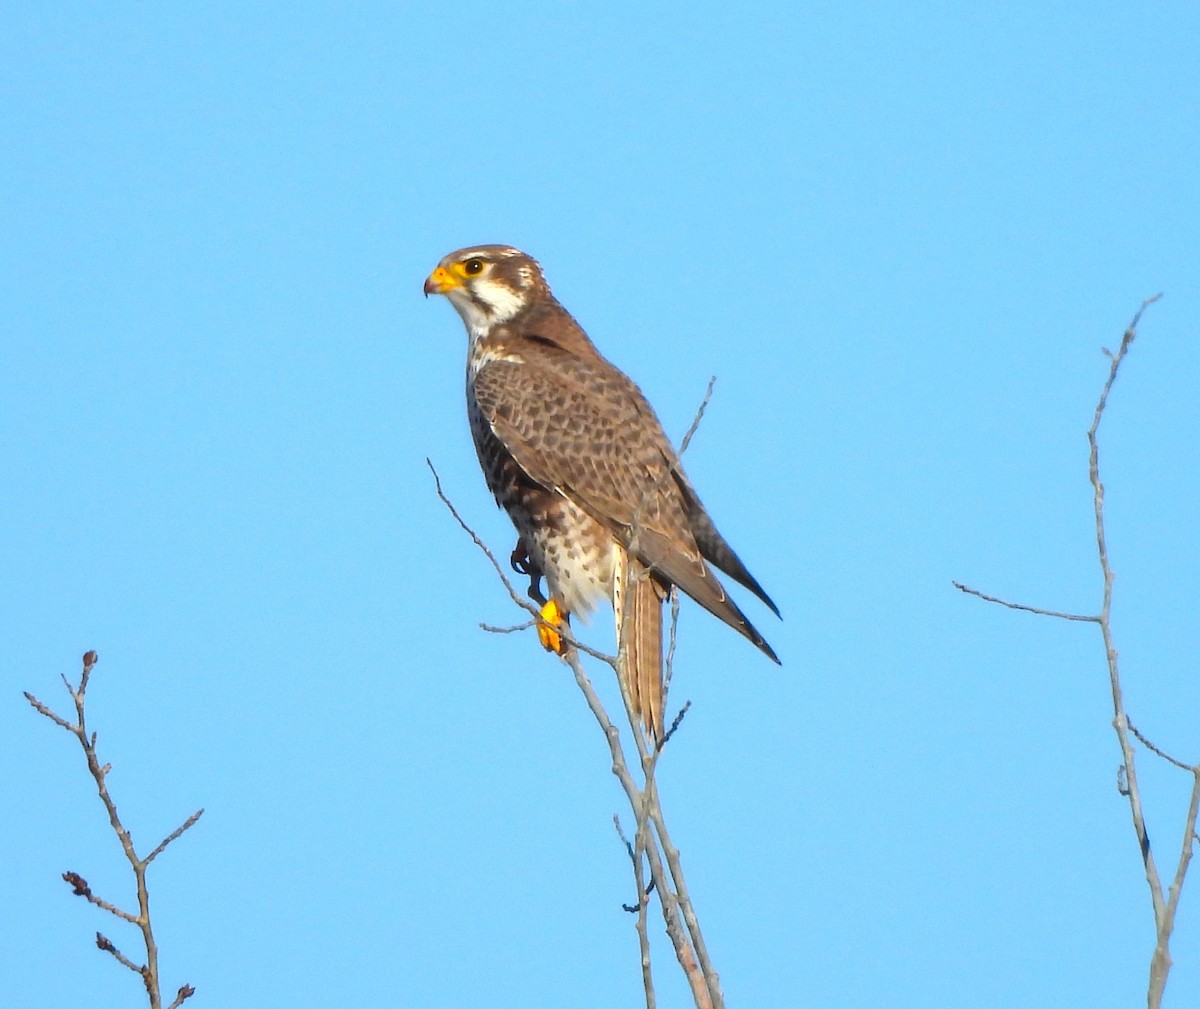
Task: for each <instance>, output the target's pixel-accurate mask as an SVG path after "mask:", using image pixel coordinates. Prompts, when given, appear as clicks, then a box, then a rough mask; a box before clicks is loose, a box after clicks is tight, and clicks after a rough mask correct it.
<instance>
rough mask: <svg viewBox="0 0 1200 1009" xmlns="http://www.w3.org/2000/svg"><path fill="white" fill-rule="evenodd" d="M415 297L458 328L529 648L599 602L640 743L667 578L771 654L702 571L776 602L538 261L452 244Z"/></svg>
mask: <svg viewBox="0 0 1200 1009" xmlns="http://www.w3.org/2000/svg"><path fill="white" fill-rule="evenodd" d="M425 294H426V295H427V296H428V295H430V294H444V295H445V296H446V297H447V298H449V300H450V303H451V304H452V305H453V306H454V308H455V310H456V311H457V312H458V314H459V315H460V316H461V317H462V320H463V322H464V323H465V325H466V328H467V339H468V351H467V413H468V416H469V419H470V424H471V435H472V438H473V439H474V441H475V451H476V453H477V454H478V456H479V463H480V465H481V466H482V467H483V473H484V477H485V478H486V480H487V485H488V489H489V490H491V492H492V494H493V495H494V496H495V498H496V503H497V504H498V505H500V506H501V507H502V508H503V509H504V510H505V511H506V512H508V514H509V517H510V518H511V519H512V522H513V525H515V526H516V528H517V534H518V537H519V538H518V542H517V549H516V550H515V551H514V552H513V557H514V566H515V565H516V563H517V558H518V557H519V556H523V558H524V559H525V560H527V562H528V568H527V573H532V575H533V578H532V579H531V586H532V585H536V584H537V581H538V576H539V575H544V576H545V579H546V582H547V586H548V589H549V599H548V600H539V601H544V603H545V605H544V606H543V608H542V620H543V621H544V624H542V625H539V627H538V634H539V637H540V639H541V642H542V644H543V645H545V646H546V648H548V649H550V650H552V651H555V652H558V653H559V654H562V653H563V652H564V651H565V648H566V645H565V643H564V642H563V640H562V638H561V635H560V634H559V633H558V630H559V629H560V628H561V627H562V625H563V623H564V622H566V621H567V619H568V617H569V615H570V614H572V613H578V614H580V615H581V616H586V615H587V613H588V612H589V611H590V610H591V609H592V608H593V607H594V606H595V605H596V604H597V602H599V600H600V599H602V598H606V599H608V600H609V601H610V602H612V604H613V609H614V611H615V614H616V620H617V636H618V641H622V639H623V643H624V645H625V651H626V667H625V669H624V670H623V673H622V679H623V682H622V688H623V690H624V691H625V694H626V697H627V699H628V702H629V705H630V707H631V709H632V710H633V711H634V713H635V714H637V715H638V716H640V717H641V719H642V721H643V722H644V724H645V726H646V728H647V730H648V731H649V732H650V734H651V736H652V737H653V738H655V739H662V736H663V710H662V708H663V697H662V692H663V684H662V602H663V600H664V599H665V598H666V596H667V594H668V593H669V591H670V589H671V586H672V585H676V586H678V587H679V588H680V589H681V590H683V591H684V592H686V593H687V594H688V595H689V596H691V597H692V598H693V599H694V600H696V602H698V603H699V604H700V605H701V606H703V607H704V608H705V609H706V610H708V611H709V612H710V613H712V614H714V615H715V616H717V617H719V618H720V619H721V620H723V621H725V623H727V624H729V626H730V627H732V628H734V630H736V631H739V632H740V633H741V634H742V635H744V636H745V637H746V638H748V639H749V640H750V641H751V642H753V643H754V644H755V645H757V646H758V648H759V649H760V650H761V651H762V652H764V653H765V654H766V655H767V656H768V657H769V658H770V659H772V660H773V661H775V662H779V659H778V658H777V657H776V655H775V652H774V651H773V650H772V649H771V646H770V645H768V644H767V642H766V641H765V640H763V637H762V635H761V634H759V633H758V631H757V630H755V628H754V626H753V625H752V624H751V623H750V621H749V620H747V619H746V617H745V616H744V615H743V613H742V611H741V610H740V609H738V607H737V605H736V604H735V603H734V602H733V601H732V600H731V599H730V598H729V596H728V595H727V594H726V592H725V589H724V588H723V587H722V585H721V583H720V582H719V581H718V580H717V577H716V574H715V573H714V572H713V567H716V568H717V569H719V570H721V571H723V572H724V573H725V574H727V575H728V576H729V577H730V578H732V579H733V580H734V581H736V582H740V583H741V584H742V585H744V586H745V587H746V588H748V589H749V590H750V591H751V592H753V593H754V594H755V595H756V596H758V598H759V599H761V600H762V601H763V602H764V603H766V605H767V606H769V607H770V608H771V610H772V611H773V612H774V613H775V614H776V616H778V615H779V609H778V608H777V607H776V606H775V604H774V603H773V602H771V599H770V597H769V596H768V595H767V594H766V592H764V591H763V589H762V586H760V585H759V584H758V582H757V581H755V579H754V577H753V576H752V575H751V574H750V572H749V571H747V570H746V567H745V565H744V564H742V562H741V561H740V560H739V559H738V556H737V554H735V553H734V552H733V550H732V548H731V547H730V546H729V544H728V543H726V542H725V540H724V539H723V538H722V537H721V534H720V533H718V532H717V530H716V527H715V526H714V525H713V522H712V520H711V519H710V518H709V517H708V513H707V512H706V511H705V510H704V506H703V505H702V504H701V503H700V498H699V497H698V496H697V495H696V492H695V490H693V488H692V485H691V483H690V482H689V481H688V478H687V476H686V475H685V474H684V472H683V468H682V467H681V465H680V462H679V459H678V457H677V456H676V453H675V450H674V449H673V448H672V446H671V443H670V441H669V440H668V438H667V436H666V434H665V433H664V432H663V428H662V425H661V424H660V423H659V420H658V418H657V417H656V416H655V414H654V411H653V410H652V409H651V408H650V404H649V403H647V402H646V398H645V397H644V396H643V395H642V392H641V390H640V389H639V388H638V387H637V386H636V385H635V384H634V383H633V382H632V381H631V380H630V379H629V378H628V377H627V376H626V375H625V374H624V373H623V372H621V371H619V370H618V369H617V368H615V367H614V366H613V365H611V364H609V362H608V361H606V360H605V359H604V358H603V357H601V356H600V353H599V351H597V350H596V348H595V346H594V345H593V344H592V341H591V340H589V339H588V336H587V334H586V333H585V332H584V331H583V329H582V328H581V327H580V325H579V324H578V323H577V322H576V321H575V320H574V319H573V318H572V317H571V316H570V314H569V313H568V312H567V310H566V309H565V308H563V307H562V305H560V304H559V303H558V301H557V300H556V299H555V297H554V295H553V294H551V293H550V286H549V285H548V284H547V283H546V279H545V277H544V276H543V275H542V269H541V267H540V266H539V265H538V263H537V262H536V261H535V260H534V259H533V258H532V257H530V256H527V255H526V254H525V253H523V252H521V251H519V250H517V249H513V248H510V247H508V246H504V245H479V246H474V247H471V248H467V249H460V250H458V251H457V252H452V253H450V255H448V256H446V257H445V258H444V259H443V260H442V261H441V262H440V263H439V264H438V266H437V268H436V269H435V270H434V271H433V273H432V274H430V276H429V278H428V279H427V280H426V281H425ZM710 565H711V566H710Z"/></svg>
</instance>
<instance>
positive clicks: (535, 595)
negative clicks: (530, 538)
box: [508, 538, 546, 606]
mask: <svg viewBox="0 0 1200 1009" xmlns="http://www.w3.org/2000/svg"><path fill="white" fill-rule="evenodd" d="M508 563H509V564H511V565H512V569H513V570H514V571H515V572H516V573H517V574H519V575H526V576H528V578H529V588H527V589H526V590H525V594H526V595H527V596H529V598H530V599H532V600H533V601H534V602H535V603H537V604H538V605H539V606H543V605H545V603H546V597H545V596H544V595H543V594H542V584H541V583H542V569H541V568H539V567H538V566H537V565H536V564H534V563H533V558H532V557H530V556H529V548H528V547H527V546H525V541H524V540H523V539H520V538H518V539H517V545H516V546H515V547H513V551H512V554H511V555H510V556H509V558H508Z"/></svg>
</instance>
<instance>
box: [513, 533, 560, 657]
mask: <svg viewBox="0 0 1200 1009" xmlns="http://www.w3.org/2000/svg"><path fill="white" fill-rule="evenodd" d="M508 563H509V564H511V565H512V569H513V570H514V571H515V572H517V574H521V575H527V576H528V577H529V588H528V589H527V590H526V593H527V594H528V596H529V598H530V599H532V600H533V601H534V602H535V603H537V604H539V605H540V606H541V607H542V619H541V620H540V621H539V622H538V625H537V632H538V641H540V642H541V643H542V647H543V648H544V649H546V651H548V652H553V653H554V654H555V655H565V654H566V652H567V647H568V646H567V643H566V642H565V641H564V640H563V637H562V634H560V633H559V628H560V627H562V626H563V624H569V623H570V614H568V613H567V611H566V609H565V608H564V607H563V606H562V605H561V604H560V603H558V602H557V601H555V600H553V599H547V598H546V597H545V595H544V594H543V593H542V569H541V568H539V567H538V566H537V564H536V563H534V560H533V557H531V556H530V554H529V548H528V547H527V546H526V545H525V541H524V540H523V539H521V538H519V537H518V538H517V545H516V546H515V547H513V552H512V554H511V555H510V556H509V558H508Z"/></svg>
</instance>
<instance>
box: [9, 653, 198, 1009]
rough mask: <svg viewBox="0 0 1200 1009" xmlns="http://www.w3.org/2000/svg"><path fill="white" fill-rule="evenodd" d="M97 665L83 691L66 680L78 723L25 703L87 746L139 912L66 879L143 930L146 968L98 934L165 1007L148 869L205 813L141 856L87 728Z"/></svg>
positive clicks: (157, 1006) (155, 1008) (181, 995)
mask: <svg viewBox="0 0 1200 1009" xmlns="http://www.w3.org/2000/svg"><path fill="white" fill-rule="evenodd" d="M96 661H97V655H96V653H95V652H88V653H87V654H86V655H84V657H83V672H82V674H81V675H80V678H79V686H78V687H75V686H72V685H71V682H70V681H69V680H68V679H67V678H66V677H65V676H64V677H63V678H62V679H63V683H64V684H66V687H67V690H68V692H69V693H70V695H71V700H72V701H73V702H74V704H75V718H76V720H75V722H74V723H72V722H68V721H67V720H66V719H65V718H63V717H62V716H61V715H59V714H57V713H56V712H54V711H53V710H51V709H50V708H49V707H47V706H46V705H45V704H43V703H42V702H41V701H39V700H38V699H37V698H36V697H34V696H33V695H32V694H30V693H28V692H26V693H25V699H26V700H27V701H29V703H30V705H31V706H32V707H33V709H34V710H35V711H37V712H38V713H39V714H41V715H44V716H45V717H46V718H48V719H50V721H52V722H53V723H54V724H55V725H57V726H59V727H60V728H62V729H66V730H67V732H69V733H71V735H72V736H74V737H75V738H76V739H77V740H79V745H80V746H81V747H82V748H83V753H84V757H85V758H86V760H87V766H88V771H89V772H90V773H91V776H92V780H93V781H95V783H96V791H97V793H98V794H99V796H100V801H101V803H102V804H103V805H104V809H105V811H106V812H107V813H108V822H109V825H110V826H111V827H112V829H113V832H114V833H115V834H116V835H117V839H118V840H119V841H120V842H121V849H122V851H124V852H125V857H126V859H127V860H128V861H129V865H130V867H131V868H132V869H133V876H134V880H135V882H136V884H137V898H138V912H137V914H130V913H129V912H128V911H123V910H122V909H121V908H119V907H117V906H116V905H115V904H113V903H111V902H109V901H107V900H104V899H103V898H101V897H98V896H97V895H95V894H94V893H92V890H91V887H90V886H88V883H87V880H85V879H84V878H83V877H82V876H80V875H79V874H78V873H76V872H65V873H63V879H64V880H65V881H66V883H67V884H68V885H69V886H70V887H71V891H72V893H74V894H75V895H76V896H77V897H83V898H85V899H86V900H87V901H88V902H89V903H91V904H94V905H95V906H96V907H99V908H100V909H101V910H104V911H107V912H108V913H109V914H112V915H114V916H116V917H117V918H120V919H121V920H122V921H127V922H129V923H131V924H133V925H136V926H137V928H138V930H139V931H140V932H141V935H142V941H143V943H144V945H145V949H146V962H145V963H144V964H141V965H139V964H136V963H134V962H133V961H132V960H130V959H129V958H128V957H127V956H125V954H124V953H122V952H121V951H120V950H119V949H117V947H116V946H115V945H114V944H113V942H112V940H111V939H109V938H108V937H107V936H105V935H104V934H103V933H100V932H97V933H96V946H97V947H98V948H99V949H101V950H103V951H104V952H106V953H108V954H109V955H111V956H112V957H113V958H114V959H115V960H116V961H117V962H118V963H120V964H123V965H124V966H126V967H128V968H129V969H130V970H132V971H133V972H134V973H136V974H138V975H139V976H140V977H141V979H142V981H143V983H144V984H145V986H146V995H147V997H148V998H149V1000H150V1009H161V1006H162V996H161V993H160V989H159V979H158V944H157V943H156V942H155V939H154V929H153V927H152V925H151V921H150V891H149V889H148V887H147V885H146V870H147V869H148V868H149V866H150V863H151V862H153V861H154V859H156V858H157V857H158V856H159V855H161V854H162V853H163V851H164V850H166V847H167V845H169V844H170V843H171V842H172V841H174V840H176V839H177V838H178V837H179V836H180V835H181V834H183V833H184V832H185V831H186V830H188V829H189V828H190V827H192V826H193V825H194V824H195V823H196V821H197V820H199V819H200V817H201V816H203V815H204V810H203V809H198V810H196V812H194V813H193V814H192V815H191V816H189V817H188V818H187V820H185V821H184V822H183V823H182V824H181V825H180V826H179V827H177V828H176V829H175V830H173V831H172V832H171V833H170V834H168V835H167V836H166V837H165V838H164V839H163V840H162V842H161V843H160V844H159V845H158V847H156V848H155V849H154V850H153V851H152V852H151V853H150V854H149V855H148V856H146V857H145V858H139V857H138V854H137V852H136V850H135V849H134V846H133V838H132V837H131V836H130V834H129V831H128V830H126V829H125V826H124V824H123V823H122V822H121V817H120V815H119V814H118V812H117V805H116V803H115V802H114V801H113V798H112V796H111V794H110V793H109V790H108V781H107V778H108V772H109V770H110V769H111V766H112V765H110V764H103V765H102V764H101V763H100V758H99V757H98V756H97V755H96V733H94V732H92V733H90V734H89V733H88V730H87V719H86V717H85V713H84V708H85V704H86V694H87V688H88V682H89V680H90V679H91V676H92V670H93V669H94V668H95V666H96ZM193 994H195V989H194V988H192V987H191V985H184V986H183V987H182V988H180V989H179V991H178V993H177V994H176V997H175V1001H174V1002H172V1003H171V1006H170V1007H169V1009H178V1007H179V1006H180V1005H182V1004H183V1002H184V1001H185V1000H186V999H188V998H190V997H191V996H192V995H193Z"/></svg>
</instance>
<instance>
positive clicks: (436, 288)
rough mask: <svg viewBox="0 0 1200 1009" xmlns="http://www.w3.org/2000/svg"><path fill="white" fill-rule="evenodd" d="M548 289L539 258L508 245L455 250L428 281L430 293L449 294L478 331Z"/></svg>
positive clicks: (505, 319)
mask: <svg viewBox="0 0 1200 1009" xmlns="http://www.w3.org/2000/svg"><path fill="white" fill-rule="evenodd" d="M549 291H550V288H549V287H548V286H547V284H546V279H545V277H543V276H542V268H541V267H540V266H539V265H538V263H537V260H535V259H534V258H533V257H532V256H527V255H526V254H525V253H523V252H521V251H520V250H519V249H514V248H511V247H510V246H507V245H475V246H472V247H471V248H469V249H459V250H458V251H457V252H452V253H450V255H448V256H446V257H444V258H443V259H442V261H441V262H440V263H438V265H437V269H435V270H434V271H433V273H431V274H430V275H429V277H428V279H427V280H426V281H425V295H426V297H428V296H429V295H431V294H444V295H445V296H446V297H447V298H449V299H450V304H452V305H453V306H454V308H455V310H456V311H457V312H458V314H459V315H461V316H462V319H463V322H465V323H466V324H467V328H468V329H469V330H471V331H473V332H480V331H483V330H486V329H489V328H490V327H492V326H497V325H501V324H503V323H506V322H508V321H509V320H511V319H512V318H513V317H514V316H516V315H517V313H519V312H520V311H521V310H522V309H524V308H525V307H526V306H528V305H529V304H530V303H531V302H532V301H533V300H534V298H535V297H536V296H538V295H539V294H541V293H547V294H548V293H549Z"/></svg>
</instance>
